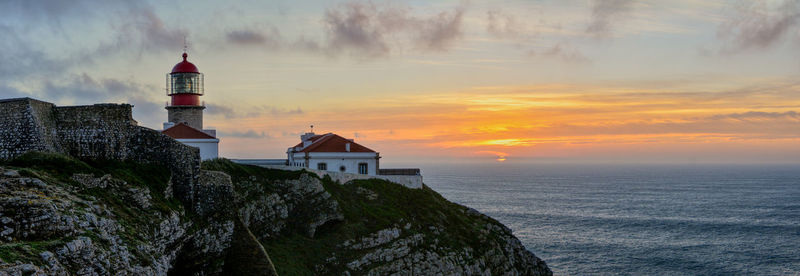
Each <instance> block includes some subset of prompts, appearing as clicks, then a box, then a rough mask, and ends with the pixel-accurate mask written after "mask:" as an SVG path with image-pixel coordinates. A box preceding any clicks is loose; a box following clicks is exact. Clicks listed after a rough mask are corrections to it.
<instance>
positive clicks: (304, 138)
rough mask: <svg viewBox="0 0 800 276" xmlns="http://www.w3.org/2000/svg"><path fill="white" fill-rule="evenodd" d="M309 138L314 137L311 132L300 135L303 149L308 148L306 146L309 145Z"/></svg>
mask: <svg viewBox="0 0 800 276" xmlns="http://www.w3.org/2000/svg"><path fill="white" fill-rule="evenodd" d="M311 137H314V133H313V132H306V133H305V134H303V135H300V141H303V147H304V148H305V147H308V145H311Z"/></svg>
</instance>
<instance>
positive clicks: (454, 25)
mask: <svg viewBox="0 0 800 276" xmlns="http://www.w3.org/2000/svg"><path fill="white" fill-rule="evenodd" d="M463 16H464V9H463V8H456V9H455V10H454V11H452V12H440V13H439V14H438V15H436V16H435V17H432V18H428V19H427V20H424V21H422V22H421V24H418V25H419V26H420V27H421V29H420V32H419V37H418V39H417V41H416V42H417V44H418V45H420V46H421V48H422V49H425V50H435V51H445V50H447V49H449V48H450V46H452V44H453V43H454V42H455V41H456V40H457V39H458V38H460V37H461V35H462V31H461V21H462V18H463Z"/></svg>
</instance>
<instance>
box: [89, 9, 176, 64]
mask: <svg viewBox="0 0 800 276" xmlns="http://www.w3.org/2000/svg"><path fill="white" fill-rule="evenodd" d="M120 22H121V24H120V25H118V26H114V27H115V29H116V31H117V37H116V40H115V41H114V43H112V44H110V45H106V46H105V47H100V49H98V52H100V53H109V52H112V51H114V50H117V51H120V50H124V49H136V50H139V55H140V56H141V55H142V54H143V52H152V51H175V50H178V49H181V48H183V46H184V38H187V37H188V36H189V32H188V31H187V30H185V29H181V28H174V27H170V26H167V25H166V24H165V23H164V21H163V20H161V17H159V16H158V14H156V12H155V11H154V10H153V7H150V6H147V7H141V8H137V9H133V10H131V11H130V12H129V13H127V14H124V15H123V16H122V17H121V18H120ZM114 24H115V23H112V25H114ZM137 48H138V49H137Z"/></svg>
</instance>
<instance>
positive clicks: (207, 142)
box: [161, 123, 219, 160]
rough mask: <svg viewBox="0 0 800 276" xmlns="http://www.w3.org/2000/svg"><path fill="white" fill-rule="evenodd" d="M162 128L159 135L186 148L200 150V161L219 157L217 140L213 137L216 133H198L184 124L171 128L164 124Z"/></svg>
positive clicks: (206, 131)
mask: <svg viewBox="0 0 800 276" xmlns="http://www.w3.org/2000/svg"><path fill="white" fill-rule="evenodd" d="M164 128H166V129H165V130H163V131H162V132H161V133H164V134H166V135H167V136H169V137H172V138H173V139H175V140H178V142H181V143H184V144H186V145H187V146H191V147H195V148H198V149H200V159H201V160H208V159H214V158H217V156H219V139H217V138H216V137H214V136H215V135H214V134H216V133H215V132H216V131H214V130H205V131H200V130H198V129H196V128H193V127H190V126H188V125H186V124H184V123H178V124H177V125H172V126H170V125H169V124H168V123H165V124H164ZM209 132H211V133H209Z"/></svg>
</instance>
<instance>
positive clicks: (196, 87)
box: [167, 53, 206, 129]
mask: <svg viewBox="0 0 800 276" xmlns="http://www.w3.org/2000/svg"><path fill="white" fill-rule="evenodd" d="M188 56H189V55H187V54H186V53H183V61H181V62H179V63H178V64H175V67H172V72H171V73H169V74H168V75H167V96H170V97H171V100H170V104H169V105H168V106H167V118H168V119H167V121H169V122H170V123H173V124H179V123H184V124H186V125H188V126H190V127H193V128H195V129H203V109H206V107H205V106H203V104H202V103H201V102H200V96H203V74H202V73H200V71H198V70H197V66H194V64H192V63H191V62H189V61H187V60H186V58H187V57H188Z"/></svg>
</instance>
